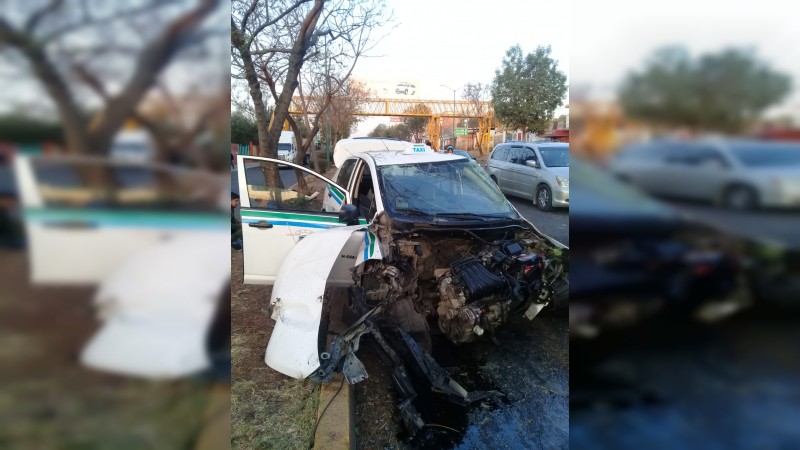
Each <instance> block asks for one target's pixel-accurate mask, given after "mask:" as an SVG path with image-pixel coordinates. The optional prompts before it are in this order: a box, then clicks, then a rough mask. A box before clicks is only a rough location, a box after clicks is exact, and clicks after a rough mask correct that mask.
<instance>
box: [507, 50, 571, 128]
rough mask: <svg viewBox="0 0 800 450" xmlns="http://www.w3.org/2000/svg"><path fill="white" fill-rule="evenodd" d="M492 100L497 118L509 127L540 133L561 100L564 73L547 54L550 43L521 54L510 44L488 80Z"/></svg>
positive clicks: (563, 88) (564, 87) (564, 81)
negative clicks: (490, 83)
mask: <svg viewBox="0 0 800 450" xmlns="http://www.w3.org/2000/svg"><path fill="white" fill-rule="evenodd" d="M491 93H492V102H493V104H494V112H495V115H496V116H497V118H498V119H499V120H500V121H501V122H503V123H505V124H506V125H507V126H508V127H510V128H512V129H517V128H518V129H521V130H523V131H535V132H537V133H541V132H542V131H544V130H545V129H547V127H548V126H549V125H550V123H551V120H552V119H553V113H554V111H555V110H556V108H558V107H559V106H560V105H561V103H562V102H563V101H564V98H565V96H566V93H567V76H566V75H565V74H564V73H563V72H562V71H560V70H559V69H558V62H557V61H555V60H554V59H552V58H551V57H550V46H546V47H541V46H540V47H537V48H536V50H535V51H534V52H533V53H528V54H527V55H523V54H522V48H521V47H520V46H519V45H515V46H514V47H511V48H510V49H508V51H507V52H506V56H505V58H503V62H502V64H501V66H500V68H499V69H497V70H495V77H494V80H492V87H491Z"/></svg>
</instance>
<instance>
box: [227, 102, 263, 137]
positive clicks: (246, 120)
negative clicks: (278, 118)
mask: <svg viewBox="0 0 800 450" xmlns="http://www.w3.org/2000/svg"><path fill="white" fill-rule="evenodd" d="M231 142H233V143H235V144H247V143H248V142H253V143H257V142H258V125H257V124H256V121H255V120H253V119H252V118H251V117H249V116H248V115H247V114H245V113H243V112H241V111H239V110H233V112H231Z"/></svg>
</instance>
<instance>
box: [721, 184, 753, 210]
mask: <svg viewBox="0 0 800 450" xmlns="http://www.w3.org/2000/svg"><path fill="white" fill-rule="evenodd" d="M722 202H723V204H724V205H725V207H727V208H730V209H735V210H739V211H749V210H753V209H755V208H756V207H758V194H756V191H754V190H753V189H752V188H750V187H747V186H731V187H729V188H728V189H726V190H725V194H724V196H723V199H722Z"/></svg>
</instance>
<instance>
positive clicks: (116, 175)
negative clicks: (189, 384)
mask: <svg viewBox="0 0 800 450" xmlns="http://www.w3.org/2000/svg"><path fill="white" fill-rule="evenodd" d="M14 168H15V175H16V181H17V185H18V191H19V195H20V199H21V200H20V201H21V206H22V208H23V218H24V223H25V233H26V237H27V242H28V261H29V266H30V270H29V272H30V278H31V282H32V283H34V284H37V285H98V286H99V287H98V290H97V293H96V297H95V299H94V303H95V306H96V307H97V309H98V316H99V318H100V319H101V320H102V321H104V325H103V327H102V328H101V329H100V330H99V331H98V333H97V334H96V335H95V336H94V337H93V338H92V340H91V341H90V342H89V344H88V345H87V346H86V348H85V349H84V352H83V354H82V362H83V363H84V364H87V365H89V366H91V367H93V368H96V369H100V370H105V371H110V372H115V373H120V374H125V375H133V376H141V377H146V378H174V377H179V376H185V375H189V374H192V373H196V372H198V371H200V370H203V369H205V368H208V365H209V364H210V361H209V359H208V358H209V355H207V354H205V353H204V349H205V343H206V335H207V333H208V332H209V327H210V324H211V323H212V320H213V315H214V314H215V311H222V310H223V309H224V308H223V309H220V307H219V304H220V302H221V301H222V300H221V297H220V293H221V292H223V291H224V288H225V286H226V285H228V284H229V283H230V269H229V268H230V261H229V256H228V255H229V254H230V253H229V252H230V250H229V247H228V246H227V245H228V244H227V243H228V241H229V238H230V230H229V228H228V222H229V220H230V217H229V212H228V206H229V199H228V192H227V191H228V189H227V187H228V186H227V177H224V176H223V177H219V176H215V175H212V174H210V173H206V172H201V171H194V170H186V169H178V168H173V167H168V166H162V165H154V164H149V163H145V162H142V161H136V160H130V159H118V158H113V159H108V158H93V157H64V156H52V155H51V156H35V157H34V156H26V155H18V156H17V157H16V158H15V159H14ZM223 294H224V292H223Z"/></svg>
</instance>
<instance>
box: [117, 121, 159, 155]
mask: <svg viewBox="0 0 800 450" xmlns="http://www.w3.org/2000/svg"><path fill="white" fill-rule="evenodd" d="M110 153H111V157H112V158H114V159H116V160H125V161H135V162H149V161H153V160H155V150H154V148H153V142H152V141H151V140H150V135H149V134H148V133H147V131H145V130H142V129H138V130H123V131H120V132H119V133H117V135H116V136H114V140H113V141H112V142H111V152H110Z"/></svg>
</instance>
